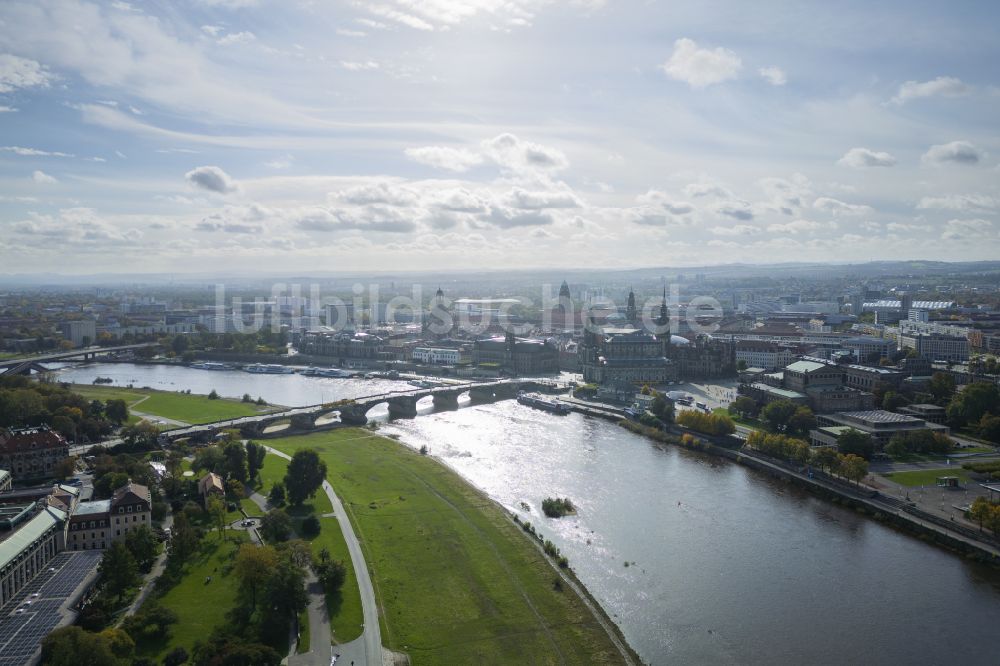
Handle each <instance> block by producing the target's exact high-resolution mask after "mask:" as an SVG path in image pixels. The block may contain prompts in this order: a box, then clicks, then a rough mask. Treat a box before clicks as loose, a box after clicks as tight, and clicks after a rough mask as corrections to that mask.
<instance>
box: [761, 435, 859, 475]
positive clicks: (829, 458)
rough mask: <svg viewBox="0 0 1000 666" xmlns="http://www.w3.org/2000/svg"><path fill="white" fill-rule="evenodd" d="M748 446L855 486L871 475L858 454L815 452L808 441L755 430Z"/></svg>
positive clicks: (828, 450)
mask: <svg viewBox="0 0 1000 666" xmlns="http://www.w3.org/2000/svg"><path fill="white" fill-rule="evenodd" d="M847 432H852V431H847ZM853 432H857V431H853ZM844 434H847V433H844ZM861 434H863V433H861ZM838 444H839V442H838ZM747 446H749V447H750V448H752V449H756V450H758V451H760V452H761V453H765V454H767V455H769V456H772V457H775V458H780V459H783V460H789V461H791V462H794V463H797V464H799V465H807V464H809V465H813V466H815V467H818V468H819V469H821V470H823V471H824V472H829V473H830V474H837V475H839V476H842V477H844V478H845V479H848V480H850V481H854V482H855V483H860V482H861V479H863V478H865V476H867V475H868V461H867V460H866V459H865V458H864V457H862V456H860V455H857V454H855V453H849V452H848V453H844V452H838V451H837V450H835V449H833V448H832V447H828V446H821V447H818V448H815V449H814V448H812V447H810V446H809V444H808V443H807V442H806V441H805V440H801V439H796V438H794V437H789V436H788V435H783V434H774V433H767V432H763V431H761V430H755V431H754V432H752V433H750V436H749V437H747Z"/></svg>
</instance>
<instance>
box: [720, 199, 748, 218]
mask: <svg viewBox="0 0 1000 666" xmlns="http://www.w3.org/2000/svg"><path fill="white" fill-rule="evenodd" d="M712 210H714V211H715V213H716V214H718V215H724V216H726V217H731V218H733V219H734V220H752V219H753V210H752V209H751V208H750V204H749V203H747V202H746V201H726V202H723V203H719V204H716V205H715V206H714V207H713V209H712Z"/></svg>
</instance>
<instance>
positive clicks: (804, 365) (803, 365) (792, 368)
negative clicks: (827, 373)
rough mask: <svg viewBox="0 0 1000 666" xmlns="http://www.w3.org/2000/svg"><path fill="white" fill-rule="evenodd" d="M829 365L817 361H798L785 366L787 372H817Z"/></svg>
mask: <svg viewBox="0 0 1000 666" xmlns="http://www.w3.org/2000/svg"><path fill="white" fill-rule="evenodd" d="M825 367H827V364H826V363H817V362H816V361H796V362H795V363H792V364H791V365H789V366H787V367H785V372H816V371H817V370H822V369H823V368H825Z"/></svg>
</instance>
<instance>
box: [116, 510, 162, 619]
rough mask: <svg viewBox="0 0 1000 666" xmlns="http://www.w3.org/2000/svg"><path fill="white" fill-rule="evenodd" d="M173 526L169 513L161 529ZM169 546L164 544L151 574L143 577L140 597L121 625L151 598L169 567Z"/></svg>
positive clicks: (154, 562)
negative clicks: (159, 579)
mask: <svg viewBox="0 0 1000 666" xmlns="http://www.w3.org/2000/svg"><path fill="white" fill-rule="evenodd" d="M173 524H174V514H172V513H168V514H167V517H166V518H164V519H163V525H162V526H161V527H163V529H165V530H166V529H170V527H171V526H172V525H173ZM168 544H169V542H164V543H163V551H162V552H161V553H160V554H159V555H157V556H156V560H154V561H153V566H152V568H151V569H150V570H149V573H148V574H146V575H145V576H143V579H142V589H141V590H139V595H138V596H137V597H136V598H135V601H133V602H132V605H131V606H129V607H128V610H126V611H125V612H124V613H123V614H122V616H121V618H120V619H119V620H118V624H119V625H120V624H121V623H122V622H124V621H125V618H127V617H128V616H129V615H133V614H135V612H136V611H137V610H139V608H141V607H142V602H144V601H145V600H146V597H148V596H149V594H150V592H152V591H153V587H154V586H155V585H156V579H157V578H159V577H160V574H162V573H163V570H164V569H166V567H167V546H168Z"/></svg>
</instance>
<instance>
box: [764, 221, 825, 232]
mask: <svg viewBox="0 0 1000 666" xmlns="http://www.w3.org/2000/svg"><path fill="white" fill-rule="evenodd" d="M836 228H837V223H836V222H816V221H814V220H793V221H792V222H786V223H784V224H769V225H768V226H767V230H768V231H769V232H771V233H774V234H804V233H813V232H816V231H821V230H824V229H829V230H833V229H836Z"/></svg>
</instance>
